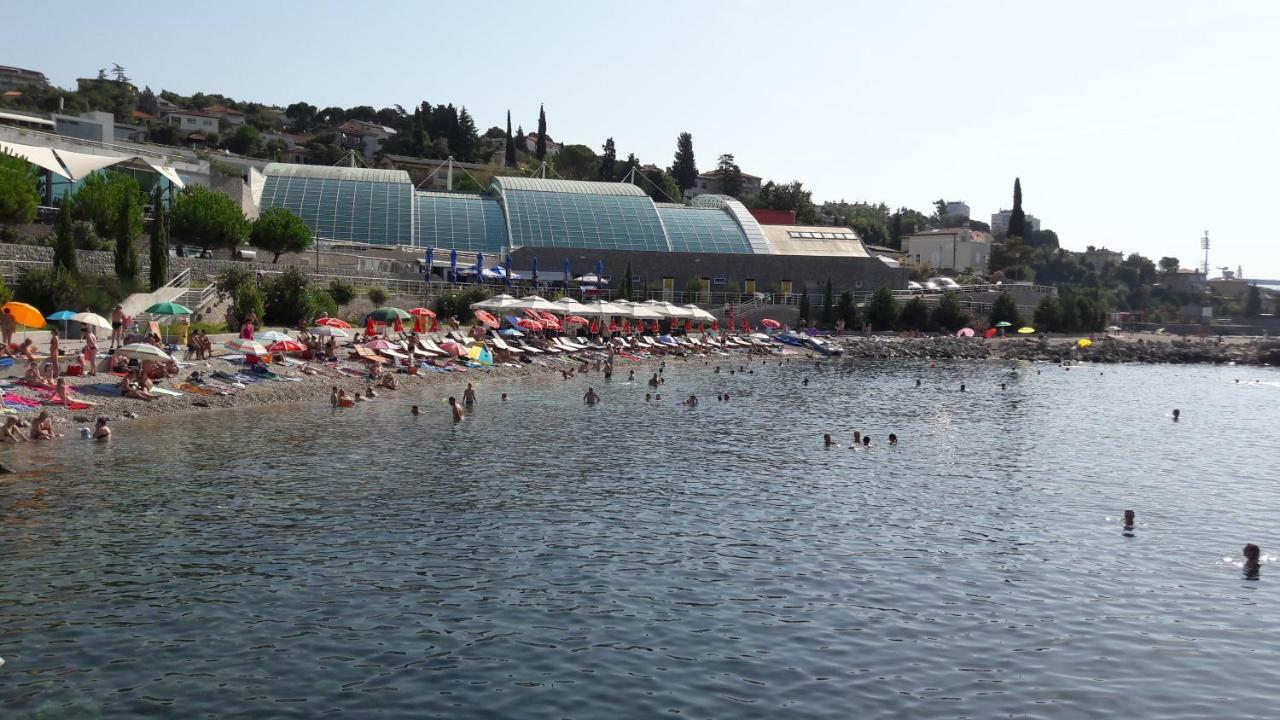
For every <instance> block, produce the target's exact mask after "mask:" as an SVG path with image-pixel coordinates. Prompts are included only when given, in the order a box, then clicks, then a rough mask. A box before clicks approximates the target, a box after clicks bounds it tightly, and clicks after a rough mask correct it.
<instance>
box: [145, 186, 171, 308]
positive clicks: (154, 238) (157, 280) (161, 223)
mask: <svg viewBox="0 0 1280 720" xmlns="http://www.w3.org/2000/svg"><path fill="white" fill-rule="evenodd" d="M151 198H152V199H151V205H152V206H153V207H154V208H155V217H153V218H152V220H151V235H150V256H151V266H150V268H149V270H148V279H149V280H150V281H151V290H152V292H154V291H156V290H158V289H160V287H162V286H163V285H164V284H165V283H167V282H169V219H168V218H167V217H166V216H165V211H164V202H163V201H162V200H161V198H160V188H158V187H157V188H156V191H155V193H154V194H153V195H152V196H151Z"/></svg>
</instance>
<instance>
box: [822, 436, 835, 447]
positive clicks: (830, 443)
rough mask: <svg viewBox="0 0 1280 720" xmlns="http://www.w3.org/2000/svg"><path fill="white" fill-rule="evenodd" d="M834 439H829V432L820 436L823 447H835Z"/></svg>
mask: <svg viewBox="0 0 1280 720" xmlns="http://www.w3.org/2000/svg"><path fill="white" fill-rule="evenodd" d="M835 444H836V443H835V441H834V440H832V439H831V433H824V434H823V436H822V446H823V447H835Z"/></svg>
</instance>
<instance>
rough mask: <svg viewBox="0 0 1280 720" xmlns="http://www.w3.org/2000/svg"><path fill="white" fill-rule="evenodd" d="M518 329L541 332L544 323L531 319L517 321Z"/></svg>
mask: <svg viewBox="0 0 1280 720" xmlns="http://www.w3.org/2000/svg"><path fill="white" fill-rule="evenodd" d="M516 327H518V328H521V329H523V330H541V329H542V323H540V322H538V321H537V320H530V319H529V318H520V319H519V320H517V321H516Z"/></svg>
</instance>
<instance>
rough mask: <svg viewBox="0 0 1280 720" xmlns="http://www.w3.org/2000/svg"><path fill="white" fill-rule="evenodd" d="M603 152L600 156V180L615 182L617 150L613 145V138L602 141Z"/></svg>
mask: <svg viewBox="0 0 1280 720" xmlns="http://www.w3.org/2000/svg"><path fill="white" fill-rule="evenodd" d="M601 149H602V150H603V151H604V152H603V154H601V155H600V179H601V180H603V181H605V182H613V181H614V180H617V179H618V178H617V167H618V148H617V147H616V146H615V145H614V144H613V138H608V139H606V140H605V141H604V147H603V148H601Z"/></svg>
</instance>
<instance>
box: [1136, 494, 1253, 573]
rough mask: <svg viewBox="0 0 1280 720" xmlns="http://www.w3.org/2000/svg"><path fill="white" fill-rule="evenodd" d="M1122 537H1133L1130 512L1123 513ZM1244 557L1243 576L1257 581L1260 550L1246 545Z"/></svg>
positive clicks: (1249, 544) (1251, 545)
mask: <svg viewBox="0 0 1280 720" xmlns="http://www.w3.org/2000/svg"><path fill="white" fill-rule="evenodd" d="M1123 522H1124V536H1125V537H1133V529H1134V527H1135V526H1136V524H1137V523H1136V514H1135V513H1134V512H1133V511H1132V510H1125V511H1124V521H1123ZM1241 554H1242V555H1243V556H1244V563H1243V568H1244V576H1245V579H1247V580H1257V579H1258V577H1259V574H1260V572H1261V570H1262V548H1260V547H1258V546H1257V545H1255V544H1254V543H1246V544H1245V546H1244V549H1243V550H1242V551H1241Z"/></svg>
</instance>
